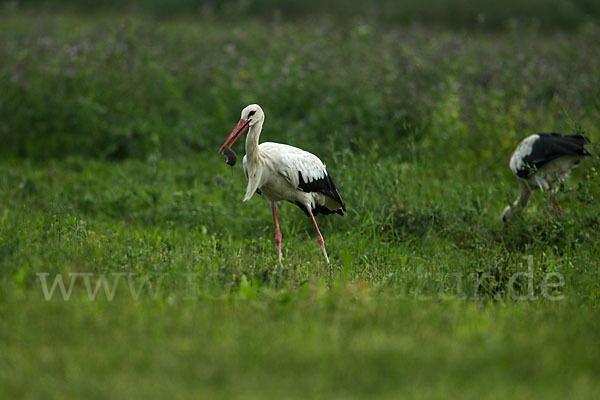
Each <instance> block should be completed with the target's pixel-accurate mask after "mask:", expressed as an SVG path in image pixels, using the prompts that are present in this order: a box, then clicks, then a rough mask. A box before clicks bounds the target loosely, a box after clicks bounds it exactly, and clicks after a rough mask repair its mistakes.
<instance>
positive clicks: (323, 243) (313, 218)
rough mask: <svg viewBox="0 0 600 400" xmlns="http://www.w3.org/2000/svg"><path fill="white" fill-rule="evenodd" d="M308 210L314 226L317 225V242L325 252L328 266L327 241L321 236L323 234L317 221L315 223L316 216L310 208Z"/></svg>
mask: <svg viewBox="0 0 600 400" xmlns="http://www.w3.org/2000/svg"><path fill="white" fill-rule="evenodd" d="M307 209H308V213H309V214H310V218H311V219H312V222H313V224H315V229H316V230H317V242H318V243H319V246H321V250H323V255H324V256H325V261H327V264H329V257H327V250H325V241H324V240H323V236H322V235H321V232H320V231H319V227H318V226H317V221H315V216H314V215H313V213H312V211H311V210H310V208H307Z"/></svg>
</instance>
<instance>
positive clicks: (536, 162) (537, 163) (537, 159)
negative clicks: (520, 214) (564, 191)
mask: <svg viewBox="0 0 600 400" xmlns="http://www.w3.org/2000/svg"><path fill="white" fill-rule="evenodd" d="M588 143H590V140H589V139H588V138H586V137H585V136H582V135H563V134H561V133H536V134H533V135H530V136H528V137H526V138H525V139H523V141H522V142H521V143H520V144H519V145H518V146H517V148H516V149H515V152H514V153H513V155H512V157H511V158H510V169H511V171H512V172H513V174H515V176H516V177H517V179H518V181H519V186H520V188H521V193H520V195H519V198H518V199H517V200H516V201H515V202H514V203H513V204H512V205H508V206H507V207H506V208H505V209H504V212H503V213H502V220H503V221H504V222H508V221H509V220H510V218H511V217H512V215H513V212H515V211H517V210H522V209H523V208H525V206H526V205H527V202H528V201H529V198H530V197H531V192H532V191H533V190H536V189H540V190H543V191H545V192H547V193H548V196H549V197H550V205H552V199H553V194H552V189H553V188H554V187H556V186H557V184H559V183H560V182H561V181H562V180H563V179H564V178H565V177H566V176H567V175H568V174H569V172H571V170H572V169H573V168H574V167H575V166H577V164H579V162H580V161H581V160H582V159H584V158H585V157H588V156H590V152H589V151H588V150H587V149H586V148H585V145H586V144H588ZM557 211H558V212H559V213H560V212H561V211H562V208H561V206H560V205H557Z"/></svg>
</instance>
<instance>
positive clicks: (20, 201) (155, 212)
mask: <svg viewBox="0 0 600 400" xmlns="http://www.w3.org/2000/svg"><path fill="white" fill-rule="evenodd" d="M323 33H325V34H326V35H325V36H323ZM598 33H600V29H599V28H598V26H596V25H594V24H591V23H590V24H587V25H585V26H583V27H581V28H580V29H578V30H576V31H574V32H569V33H565V32H555V33H552V34H548V33H543V32H541V31H537V30H536V29H524V28H522V27H521V28H519V27H518V26H516V27H513V28H511V29H510V30H506V31H502V32H496V33H494V34H490V33H484V32H471V33H461V32H452V31H448V30H445V29H439V28H427V27H423V26H410V27H402V28H398V27H389V26H387V25H378V24H375V23H372V24H371V23H369V24H365V23H360V24H354V23H349V24H348V25H347V26H337V25H335V24H330V23H328V22H310V23H309V22H293V23H292V22H284V23H277V24H275V23H269V24H266V25H264V24H260V23H258V22H256V21H254V20H250V19H245V20H243V21H241V22H239V23H238V24H237V25H235V26H234V24H232V23H231V22H227V21H224V20H220V19H211V18H208V17H207V18H204V19H201V20H199V21H191V20H184V19H177V20H170V21H161V22H159V21H156V20H154V19H151V18H148V17H139V16H138V17H129V16H128V17H123V18H116V19H115V18H113V17H108V16H97V17H93V18H92V17H83V16H73V15H71V16H66V15H64V14H63V15H58V14H55V15H49V16H41V15H38V14H26V13H21V12H11V13H7V14H6V15H4V16H2V17H0V58H1V59H3V60H10V62H9V63H2V64H0V76H1V77H2V79H1V80H0V85H2V90H0V139H1V140H2V143H3V146H2V147H1V148H0V154H2V157H3V158H2V161H1V162H0V271H2V272H1V273H0V365H1V366H2V368H0V397H2V398H82V397H86V398H107V397H111V398H132V397H146V398H165V397H174V398H193V397H195V398H197V397H199V396H202V397H206V398H232V397H236V398H240V397H241V398H282V397H283V398H366V397H369V398H371V397H375V398H377V397H378V398H398V397H406V398H417V399H418V398H451V397H460V398H474V399H475V398H477V399H479V398H511V399H513V398H517V399H531V398H594V397H597V396H598V394H599V393H600V385H599V384H598V382H600V365H599V364H598V362H597V360H598V358H599V357H600V350H599V349H600V343H599V342H600V337H599V336H598V330H599V328H600V326H599V324H600V322H599V321H600V312H599V311H598V310H599V309H598V305H599V303H600V283H599V282H600V265H599V263H600V249H598V246H597V244H598V242H599V241H600V230H599V229H598V228H599V225H600V208H599V207H598V204H597V199H598V196H600V193H599V189H598V171H599V170H600V160H599V159H598V158H597V157H596V156H594V157H591V158H590V159H587V160H585V161H584V162H583V163H582V164H581V166H580V167H579V168H578V169H577V170H576V171H575V172H574V173H573V174H572V176H571V178H570V179H569V180H568V181H566V182H565V184H564V185H563V187H562V188H561V190H560V191H559V192H558V194H557V200H558V201H559V202H560V203H561V204H562V206H563V208H564V213H563V215H562V216H561V217H558V216H557V215H555V214H552V213H548V211H547V210H546V198H545V197H544V195H542V194H541V193H536V194H535V195H534V197H533V200H532V204H531V207H530V208H529V209H528V210H527V212H525V213H524V215H523V216H522V217H521V218H516V219H515V221H514V223H513V224H511V225H509V226H504V225H503V224H502V222H501V221H500V214H501V212H502V209H503V208H504V206H505V205H506V204H508V202H509V201H511V200H514V198H515V197H516V195H517V192H518V186H517V184H516V181H515V179H514V177H513V176H512V175H511V173H510V171H509V169H508V166H507V162H508V158H509V157H510V153H511V151H512V150H513V149H514V147H515V146H516V144H517V143H518V141H519V140H520V139H521V138H522V137H524V136H525V135H527V134H530V133H533V132H536V131H549V130H556V131H563V132H575V131H580V130H583V131H585V132H586V134H587V135H589V136H590V138H591V139H592V141H593V142H594V144H593V145H592V146H590V149H591V150H592V151H593V152H594V154H597V153H598V150H599V147H598V145H597V144H596V143H597V142H598V141H599V140H600V138H599V137H598V135H597V130H596V129H597V126H599V122H600V113H599V110H600V107H599V104H600V102H599V99H600V97H599V93H598V90H599V87H600V86H599V85H598V77H599V76H600V63H599V59H598V57H593V56H591V55H593V54H598V51H599V50H600V48H599V45H598V43H597V40H596V38H597V36H598ZM251 102H258V103H259V104H261V105H262V106H263V108H264V109H265V112H266V122H265V129H264V133H263V140H269V141H277V142H286V143H290V144H293V145H297V146H300V147H303V148H305V149H307V150H310V151H312V152H314V153H316V154H318V155H319V156H320V157H322V158H323V160H324V161H326V163H327V166H328V170H329V172H330V173H331V175H332V177H333V178H334V180H335V182H336V185H337V186H338V187H339V189H340V191H341V193H342V196H343V197H344V199H345V201H346V203H347V206H348V212H347V214H346V215H345V216H344V217H339V216H330V217H327V218H321V217H318V222H319V225H320V227H321V231H322V232H323V235H324V237H325V242H326V245H327V249H328V252H329V255H330V258H331V259H332V264H331V265H330V266H327V265H326V264H325V263H324V262H323V259H322V258H323V257H322V255H321V253H320V249H319V247H318V244H317V243H316V238H315V235H314V232H313V227H312V224H311V222H310V220H307V218H306V217H305V215H304V214H303V213H302V212H301V211H300V210H298V209H297V208H296V207H295V206H293V205H291V204H282V206H281V208H280V223H281V229H282V233H283V249H284V252H283V256H284V262H283V267H282V268H278V267H277V257H276V249H275V245H274V242H273V228H272V223H271V216H270V209H269V207H268V203H267V202H266V201H265V200H264V199H262V198H260V196H255V198H253V199H252V200H251V201H249V202H247V203H242V202H241V199H242V197H243V194H244V192H245V186H246V181H245V178H244V176H243V173H242V171H241V166H240V165H236V166H235V167H234V168H233V169H230V168H229V167H228V166H227V165H226V164H225V163H224V160H223V159H222V157H221V156H220V155H219V154H218V153H217V149H218V146H219V145H220V144H221V143H222V142H223V140H224V139H225V137H226V134H227V133H228V132H229V131H230V129H231V128H232V127H233V125H234V124H235V123H236V121H237V119H238V118H239V112H240V110H241V108H242V107H243V106H245V105H246V104H248V103H251ZM242 148H243V146H241V145H240V146H239V147H237V146H236V150H238V151H240V152H241V151H242ZM40 273H44V274H48V275H47V276H45V279H47V282H48V284H49V285H51V284H52V282H53V281H54V278H55V277H56V276H57V275H60V276H63V278H64V281H65V284H66V286H67V288H68V287H69V283H70V279H71V278H72V277H73V276H74V275H71V276H69V274H77V273H80V274H81V273H87V274H89V275H87V277H86V278H84V277H83V276H81V275H80V276H77V277H76V278H75V283H74V285H73V291H72V293H71V295H70V298H69V299H68V300H67V301H65V300H63V298H62V295H61V292H60V289H59V288H56V289H55V292H54V294H53V296H52V298H51V300H49V301H47V300H46V299H45V295H44V290H43V287H42V283H41V279H40V275H39V274H40ZM517 273H521V275H520V277H518V276H517V277H518V279H515V274H517ZM118 274H122V275H118ZM549 274H554V275H549ZM118 276H120V278H118V279H119V280H118V281H117V284H116V286H114V287H113V284H114V282H115V279H117V277H118ZM556 276H561V277H562V279H564V284H562V285H559V286H556V287H553V286H552V285H553V284H559V283H560V282H559V281H557V280H556V278H555V277H556ZM102 277H105V278H106V279H107V281H108V285H109V286H110V288H109V289H114V297H112V300H110V299H108V298H107V295H106V294H105V292H104V291H103V289H101V288H100V286H98V288H100V290H99V292H97V293H96V295H95V298H94V299H93V300H91V299H90V294H89V293H88V290H87V287H86V281H85V279H88V285H90V288H91V289H92V290H93V288H95V287H96V285H97V284H100V285H102V279H101V278H102ZM511 278H512V279H511ZM545 279H546V283H548V284H550V285H549V286H546V287H545V286H544V280H545ZM131 286H133V288H134V289H135V290H134V293H133V294H132V291H131ZM109 292H110V290H109ZM138 294H139V296H138ZM92 295H93V294H92ZM92 297H93V296H92ZM519 298H521V299H522V300H519ZM554 298H560V300H556V299H554Z"/></svg>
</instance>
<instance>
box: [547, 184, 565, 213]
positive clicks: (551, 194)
mask: <svg viewBox="0 0 600 400" xmlns="http://www.w3.org/2000/svg"><path fill="white" fill-rule="evenodd" d="M548 196H550V207H552V206H553V205H554V194H553V193H552V190H550V189H548ZM556 211H557V212H558V215H562V207H561V206H560V204H558V203H556Z"/></svg>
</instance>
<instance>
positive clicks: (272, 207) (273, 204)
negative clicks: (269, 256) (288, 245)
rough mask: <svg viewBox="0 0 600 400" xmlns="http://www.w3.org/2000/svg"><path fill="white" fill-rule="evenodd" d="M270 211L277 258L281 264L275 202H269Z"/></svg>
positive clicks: (279, 235) (279, 232)
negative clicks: (273, 226)
mask: <svg viewBox="0 0 600 400" xmlns="http://www.w3.org/2000/svg"><path fill="white" fill-rule="evenodd" d="M271 211H272V212H273V225H275V244H277V259H278V260H279V264H281V230H279V220H278V219H277V203H275V202H271Z"/></svg>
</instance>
